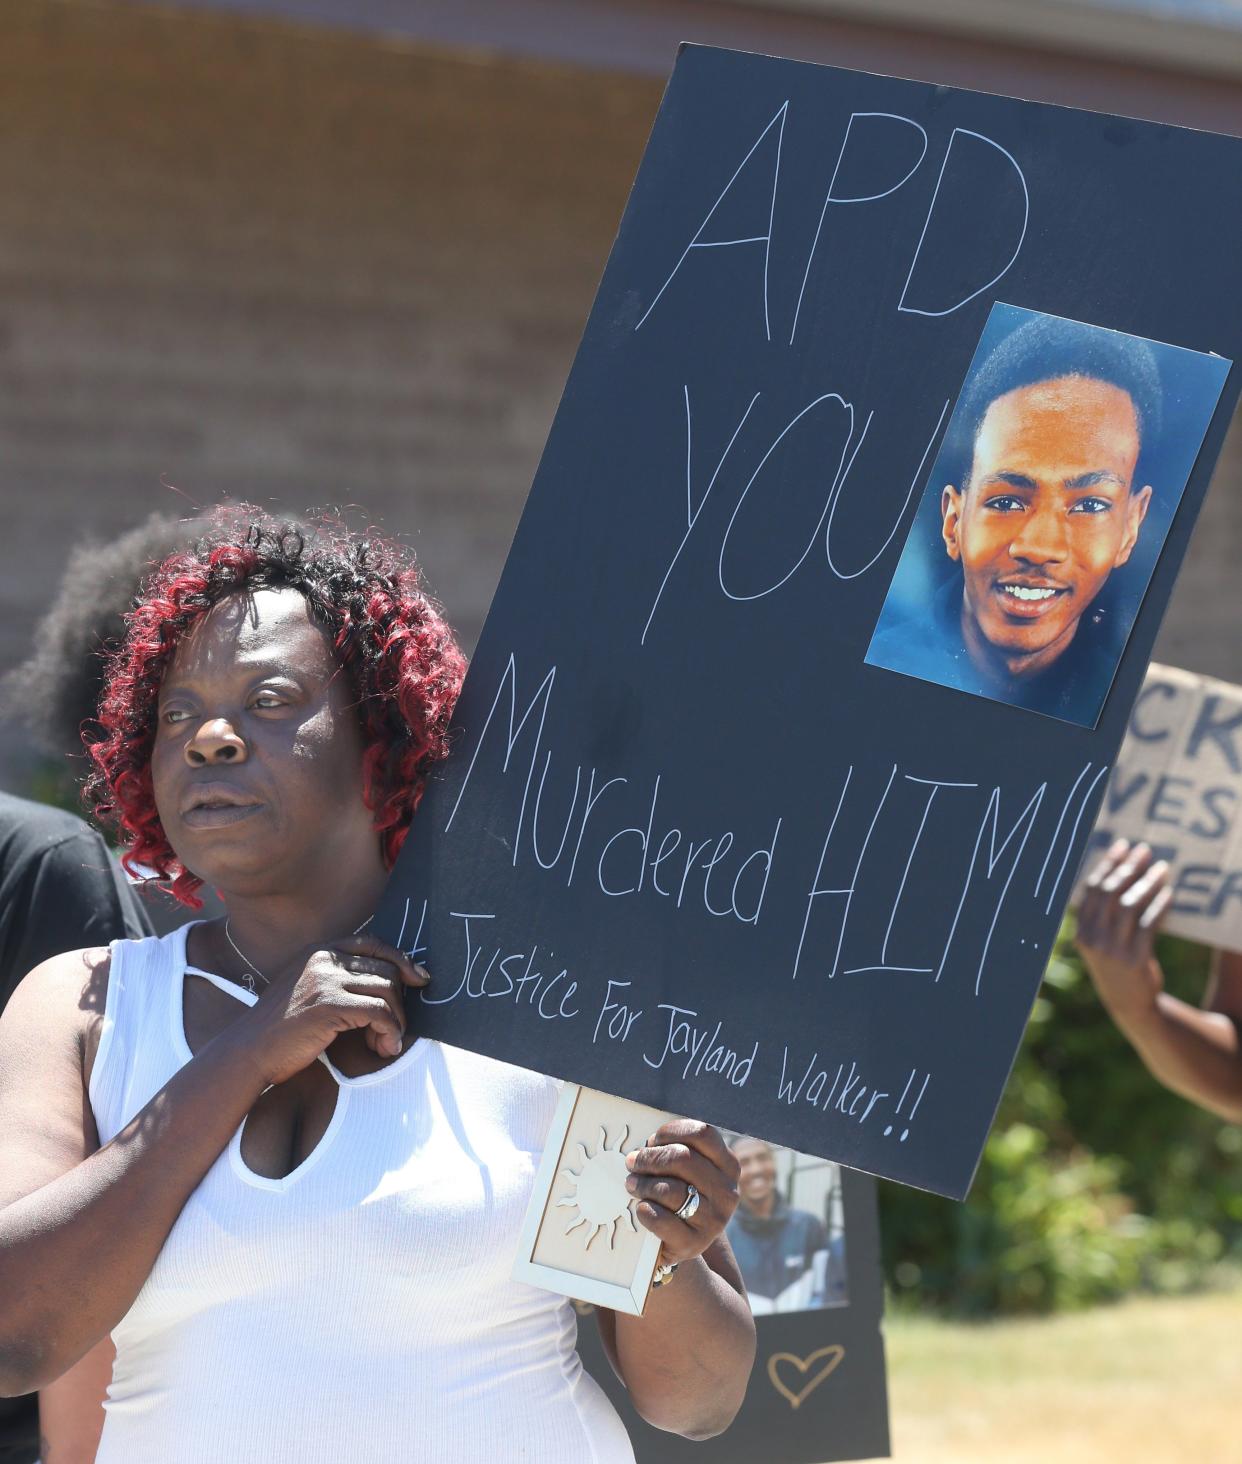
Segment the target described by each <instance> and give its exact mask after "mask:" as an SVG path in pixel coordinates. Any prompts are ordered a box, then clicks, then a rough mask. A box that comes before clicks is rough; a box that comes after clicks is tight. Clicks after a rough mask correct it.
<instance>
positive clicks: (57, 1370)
mask: <svg viewBox="0 0 1242 1464" xmlns="http://www.w3.org/2000/svg"><path fill="white" fill-rule="evenodd" d="M106 977H107V952H106V951H95V952H75V953H73V954H72V955H69V956H58V957H56V958H54V959H53V960H51V961H47V962H45V963H44V964H43V965H42V966H40V967H37V968H36V969H35V970H34V971H33V972H32V973H31V974H30V975H29V976H28V977H27V978H26V979H25V981H23V982H22V984H21V985H20V986H19V987H18V989H17V991H16V992H15V993H14V995H13V998H12V1000H11V1001H10V1002H9V1005H8V1007H7V1008H6V1009H5V1012H4V1017H3V1019H2V1020H0V1295H2V1296H3V1297H4V1306H3V1308H2V1309H0V1394H10V1395H11V1394H17V1393H25V1392H33V1391H34V1390H35V1389H37V1388H42V1387H45V1386H46V1385H47V1384H48V1383H51V1382H52V1381H53V1380H54V1379H56V1378H58V1377H60V1376H61V1374H62V1373H64V1372H66V1371H67V1370H68V1369H69V1368H70V1367H72V1366H73V1365H74V1364H75V1363H76V1362H77V1361H78V1360H79V1359H80V1358H81V1357H83V1356H84V1355H85V1353H86V1352H88V1351H89V1350H90V1348H91V1347H93V1346H94V1345H95V1344H96V1343H97V1342H99V1341H101V1340H102V1339H103V1338H104V1337H105V1336H106V1335H107V1334H108V1333H109V1332H110V1331H111V1330H112V1328H113V1327H114V1326H115V1325H116V1324H117V1322H119V1321H120V1319H121V1318H122V1317H123V1316H124V1315H125V1313H126V1312H127V1311H128V1310H129V1307H130V1306H131V1304H132V1303H133V1300H134V1298H135V1297H136V1296H137V1294H138V1292H139V1290H140V1289H141V1287H142V1284H143V1282H144V1281H145V1280H146V1278H147V1275H148V1273H149V1272H150V1270H151V1267H152V1265H153V1264H154V1263H155V1258H156V1256H157V1255H158V1254H159V1250H160V1247H161V1246H162V1245H163V1243H164V1239H165V1237H166V1236H167V1234H168V1231H169V1230H170V1229H171V1228H172V1224H173V1221H174V1220H176V1218H177V1216H178V1214H179V1213H180V1211H181V1207H182V1206H183V1205H184V1204H185V1201H186V1199H187V1197H188V1196H189V1194H190V1192H191V1191H192V1190H193V1189H194V1187H195V1186H196V1185H197V1184H198V1182H199V1181H200V1180H201V1179H202V1177H203V1175H204V1174H206V1172H207V1170H208V1169H209V1168H210V1167H211V1165H212V1163H214V1161H215V1158H216V1156H217V1155H218V1154H219V1153H220V1152H221V1150H222V1149H223V1148H224V1146H225V1145H226V1144H227V1143H228V1141H229V1138H230V1137H231V1135H232V1133H233V1130H234V1129H235V1128H236V1127H237V1126H238V1124H240V1123H241V1121H242V1119H243V1118H244V1117H245V1115H246V1113H247V1112H248V1111H249V1109H250V1107H251V1106H252V1105H253V1103H254V1102H255V1100H256V1099H257V1098H258V1096H259V1094H260V1093H261V1092H262V1091H263V1089H264V1087H265V1086H266V1082H265V1080H264V1078H263V1075H262V1072H261V1070H260V1068H259V1066H258V1064H257V1063H256V1061H255V1058H254V1055H253V1052H252V1051H251V1050H249V1049H248V1047H247V1044H245V1043H244V1042H239V1041H238V1040H237V1038H236V1036H235V1035H234V1034H235V1029H234V1028H230V1029H229V1030H228V1031H226V1032H224V1033H222V1034H221V1036H220V1037H218V1038H216V1039H215V1040H214V1041H213V1042H212V1043H210V1044H209V1045H208V1046H207V1047H206V1048H204V1049H203V1050H202V1052H200V1053H199V1055H198V1056H197V1057H196V1058H195V1059H194V1061H193V1062H190V1063H188V1064H187V1065H186V1066H185V1067H184V1068H183V1069H182V1070H181V1071H180V1072H179V1073H178V1074H177V1075H176V1076H175V1077H174V1078H173V1079H172V1081H171V1082H170V1083H169V1084H168V1085H167V1086H166V1087H165V1088H163V1089H162V1090H161V1091H160V1092H159V1093H158V1094H157V1095H156V1096H155V1098H153V1099H152V1101H151V1102H150V1103H149V1104H148V1105H147V1106H146V1108H144V1109H143V1110H142V1112H141V1113H139V1114H138V1115H137V1117H136V1118H135V1119H134V1120H133V1122H132V1123H130V1124H129V1125H128V1126H127V1127H126V1128H125V1129H124V1130H122V1132H121V1133H120V1134H118V1135H117V1137H116V1138H115V1139H114V1140H113V1141H112V1143H110V1144H107V1145H105V1146H104V1147H103V1148H102V1149H101V1148H99V1147H98V1138H97V1135H96V1133H95V1126H94V1120H93V1118H92V1116H91V1112H90V1105H89V1103H88V1101H87V1098H86V1093H85V1086H84V1082H83V1044H84V1036H85V1031H86V1027H87V1021H86V1018H85V1015H84V1013H83V1012H82V1011H81V1010H80V1008H81V1006H82V1005H83V1004H84V1002H89V1000H90V997H89V993H90V992H91V991H92V990H97V989H98V987H99V985H100V983H101V981H102V982H106Z"/></svg>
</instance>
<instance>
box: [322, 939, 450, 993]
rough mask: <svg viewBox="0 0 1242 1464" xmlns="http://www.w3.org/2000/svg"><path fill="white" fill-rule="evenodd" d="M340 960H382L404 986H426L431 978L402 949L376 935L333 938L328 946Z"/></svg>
mask: <svg viewBox="0 0 1242 1464" xmlns="http://www.w3.org/2000/svg"><path fill="white" fill-rule="evenodd" d="M329 949H331V950H332V951H334V952H335V953H336V954H337V956H338V957H339V958H341V959H342V961H345V960H348V959H356V960H362V961H375V962H382V963H383V964H384V965H387V966H390V967H391V968H392V970H393V973H394V975H396V976H397V978H398V979H399V980H400V981H402V982H404V984H405V985H406V986H426V985H427V983H428V981H430V980H431V977H430V975H429V974H428V973H427V971H426V970H425V969H424V968H423V967H422V966H420V965H419V964H418V963H417V962H416V961H414V960H413V959H412V958H411V957H409V956H407V955H406V954H405V952H404V951H399V950H397V948H396V947H395V946H390V945H389V944H388V943H387V942H386V941H382V940H380V939H379V937H378V936H374V935H366V934H365V933H364V934H361V935H358V934H354V935H346V936H342V937H341V938H340V939H339V940H334V941H333V942H332V944H331V946H330V947H329Z"/></svg>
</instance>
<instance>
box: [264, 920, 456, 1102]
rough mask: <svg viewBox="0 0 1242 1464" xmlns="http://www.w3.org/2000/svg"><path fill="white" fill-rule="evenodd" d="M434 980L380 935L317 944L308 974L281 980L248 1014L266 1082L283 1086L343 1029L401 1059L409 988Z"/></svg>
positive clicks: (293, 974)
mask: <svg viewBox="0 0 1242 1464" xmlns="http://www.w3.org/2000/svg"><path fill="white" fill-rule="evenodd" d="M430 979H431V978H430V977H429V976H428V975H427V972H426V971H424V970H423V968H422V967H421V966H417V965H415V963H414V962H413V961H411V960H410V958H409V957H408V956H406V955H405V954H403V953H402V952H401V951H399V950H396V949H395V948H394V947H392V946H390V945H386V944H385V943H384V942H383V941H382V940H378V939H376V937H375V936H373V935H346V936H342V937H341V938H340V939H339V940H333V941H328V942H326V943H325V944H323V945H319V946H316V947H315V949H314V950H313V951H312V952H311V953H310V955H309V956H308V957H307V959H306V962H305V964H304V965H303V966H302V969H301V970H300V971H298V970H296V969H295V970H294V971H291V972H289V973H287V974H286V975H284V976H278V977H277V978H276V979H275V980H273V981H272V982H271V984H270V985H269V986H268V988H267V990H266V991H264V993H263V995H262V996H261V997H260V998H259V1000H258V1002H257V1003H256V1004H255V1006H254V1007H253V1008H252V1009H251V1013H250V1016H249V1019H245V1018H243V1019H242V1021H243V1022H246V1023H247V1026H248V1032H247V1038H248V1040H250V1041H253V1043H254V1051H255V1055H256V1060H257V1061H258V1063H259V1065H260V1070H261V1072H262V1075H263V1078H264V1081H265V1082H267V1083H272V1084H275V1083H283V1082H284V1081H285V1080H286V1079H287V1078H291V1077H292V1076H293V1075H294V1073H298V1072H301V1071H302V1069H303V1068H305V1067H309V1066H310V1064H311V1063H312V1062H314V1061H315V1059H316V1058H317V1057H318V1056H319V1054H320V1053H321V1052H323V1051H324V1050H325V1049H326V1048H328V1047H329V1046H331V1044H332V1042H333V1041H334V1040H335V1039H336V1038H337V1037H339V1036H340V1035H341V1034H342V1033H343V1032H352V1031H362V1032H363V1033H364V1034H365V1038H366V1044H367V1046H368V1047H369V1048H370V1049H371V1051H372V1052H374V1053H376V1054H377V1055H378V1056H380V1057H396V1056H397V1054H398V1053H399V1052H400V1051H401V1049H402V1047H403V1046H404V1044H405V1001H404V989H405V987H407V986H411V987H415V988H420V987H423V986H426V985H427V982H428V981H429V980H430ZM238 1025H239V1027H240V1026H241V1025H242V1023H240V1022H239V1024H238Z"/></svg>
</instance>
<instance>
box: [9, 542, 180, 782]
mask: <svg viewBox="0 0 1242 1464" xmlns="http://www.w3.org/2000/svg"><path fill="white" fill-rule="evenodd" d="M194 532H195V525H194V522H193V520H189V521H187V520H183V519H179V518H177V517H176V515H174V514H169V513H153V514H152V515H151V516H150V517H149V518H147V519H145V520H144V521H143V522H142V523H140V524H139V525H138V527H137V528H135V529H130V530H128V531H127V532H126V533H124V534H121V535H120V536H119V537H118V538H116V539H110V540H108V541H106V542H100V541H98V540H94V539H88V540H86V541H85V542H84V543H82V544H79V545H78V546H77V547H75V548H74V550H73V551H72V553H71V554H70V555H69V561H68V564H67V566H66V568H65V573H64V575H63V577H62V578H61V582H60V588H59V590H58V591H57V594H56V598H55V600H53V602H52V605H51V608H50V609H49V610H48V612H47V613H46V614H45V615H44V616H43V618H42V619H41V620H40V621H39V623H38V624H37V625H36V626H35V628H34V633H33V635H32V636H31V648H30V654H29V656H27V657H26V659H25V660H24V661H23V662H22V663H21V664H20V665H19V666H15V667H14V668H13V670H11V671H10V672H9V673H8V674H7V675H6V676H5V677H4V680H3V681H2V682H0V706H2V707H3V711H4V713H5V715H6V716H9V717H12V719H13V720H14V721H15V722H18V723H20V724H22V725H23V726H25V727H26V728H27V729H28V731H29V732H30V734H31V736H32V737H33V739H34V741H35V743H36V744H37V745H38V746H39V747H40V748H41V749H42V750H43V751H44V752H46V753H49V754H50V755H51V756H53V757H56V758H58V759H65V760H66V761H68V762H69V764H70V766H74V765H78V764H80V762H81V759H82V735H83V731H84V729H85V728H86V727H87V725H88V724H89V723H91V722H92V721H93V720H94V717H95V713H96V710H97V709H98V707H99V698H100V695H101V693H102V691H103V665H104V663H103V659H102V657H103V656H104V655H106V654H107V653H108V652H109V651H114V650H115V649H116V648H117V646H119V645H120V643H121V639H122V637H123V636H124V634H125V621H124V616H125V613H126V612H127V611H128V610H132V609H133V606H134V603H135V601H136V599H137V597H138V590H139V587H140V585H141V584H142V581H143V580H144V579H145V578H146V577H147V576H148V575H149V574H150V573H151V571H152V570H153V569H154V568H155V566H156V565H157V564H159V562H160V561H161V560H162V559H165V558H167V556H168V555H169V554H171V553H172V551H173V550H174V549H175V548H177V547H178V546H179V545H181V544H185V543H186V542H187V541H188V540H189V539H190V538H192V537H193V535H194Z"/></svg>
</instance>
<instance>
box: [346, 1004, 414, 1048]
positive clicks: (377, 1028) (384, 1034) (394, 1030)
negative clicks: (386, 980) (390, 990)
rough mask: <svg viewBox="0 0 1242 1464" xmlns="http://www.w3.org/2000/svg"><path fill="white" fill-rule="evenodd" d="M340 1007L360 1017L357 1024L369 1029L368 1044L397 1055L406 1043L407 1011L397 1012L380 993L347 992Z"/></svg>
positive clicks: (356, 1021) (355, 1016)
mask: <svg viewBox="0 0 1242 1464" xmlns="http://www.w3.org/2000/svg"><path fill="white" fill-rule="evenodd" d="M337 1008H338V1010H340V1011H342V1012H346V1013H349V1014H350V1015H351V1016H353V1017H354V1018H356V1020H355V1021H354V1022H353V1023H352V1025H353V1026H355V1027H364V1028H366V1029H367V1046H368V1047H370V1048H371V1050H372V1051H373V1052H376V1053H378V1054H379V1055H380V1056H382V1057H396V1056H397V1054H398V1053H399V1052H400V1051H401V1049H402V1047H403V1046H404V1045H405V1018H404V1015H402V1016H401V1017H397V1016H396V1015H394V1012H393V1007H392V1003H391V1002H390V1001H388V1000H387V999H386V998H384V997H383V996H380V995H369V994H362V993H359V992H355V991H346V992H343V993H342V994H341V996H340V998H339V999H338V1001H337Z"/></svg>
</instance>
